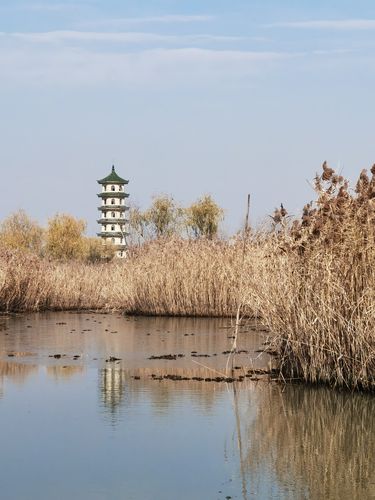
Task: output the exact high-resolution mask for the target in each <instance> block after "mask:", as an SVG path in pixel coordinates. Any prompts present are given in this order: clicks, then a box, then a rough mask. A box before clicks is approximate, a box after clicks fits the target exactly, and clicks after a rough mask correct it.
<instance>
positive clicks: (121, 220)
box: [96, 217, 129, 224]
mask: <svg viewBox="0 0 375 500" xmlns="http://www.w3.org/2000/svg"><path fill="white" fill-rule="evenodd" d="M96 222H97V223H98V224H128V223H129V220H128V219H124V218H123V217H116V218H113V217H111V218H109V217H107V218H106V219H103V218H102V219H97V221H96Z"/></svg>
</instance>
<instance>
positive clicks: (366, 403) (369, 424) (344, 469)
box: [242, 385, 375, 500]
mask: <svg viewBox="0 0 375 500" xmlns="http://www.w3.org/2000/svg"><path fill="white" fill-rule="evenodd" d="M260 394H261V398H260V399H259V400H258V402H257V406H256V409H257V414H256V418H255V419H253V420H252V421H251V424H250V425H248V423H246V422H244V421H242V425H244V426H245V428H246V426H247V436H248V439H247V443H246V444H247V453H246V457H245V463H246V467H247V471H248V474H249V478H250V479H251V481H252V482H253V483H256V480H257V477H258V476H257V471H259V469H260V467H261V466H262V464H264V463H267V464H268V467H270V468H271V469H272V470H274V471H275V473H276V476H277V480H278V481H279V483H280V485H281V486H282V488H283V490H284V491H285V493H286V494H287V493H288V491H290V490H293V491H294V492H295V494H296V495H297V498H309V499H311V500H315V499H316V500H321V499H323V498H324V499H338V498H340V499H348V500H349V499H354V500H356V499H358V500H360V499H367V498H374V496H373V495H374V481H375V477H374V470H375V463H374V457H375V420H374V414H375V401H374V399H373V398H372V397H370V396H367V395H364V394H348V393H340V392H336V391H332V390H329V389H326V388H319V389H317V388H311V387H310V388H309V387H301V386H297V387H295V386H288V387H286V388H283V389H281V388H280V387H278V386H274V385H272V386H265V387H264V388H263V390H262V391H261V393H260Z"/></svg>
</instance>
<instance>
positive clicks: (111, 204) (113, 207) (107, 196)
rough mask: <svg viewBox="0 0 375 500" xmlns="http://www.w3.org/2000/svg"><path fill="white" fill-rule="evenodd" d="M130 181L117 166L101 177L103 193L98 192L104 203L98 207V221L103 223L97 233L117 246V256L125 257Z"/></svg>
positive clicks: (105, 242)
mask: <svg viewBox="0 0 375 500" xmlns="http://www.w3.org/2000/svg"><path fill="white" fill-rule="evenodd" d="M128 183H129V181H127V180H125V179H122V178H121V177H120V176H119V175H117V173H116V170H115V167H114V166H112V171H111V173H110V174H109V175H107V177H104V179H100V180H99V181H98V184H100V185H101V186H102V191H101V193H99V194H98V196H99V198H101V200H102V204H101V206H100V207H98V210H100V212H101V217H100V219H99V220H98V221H97V222H98V223H99V224H101V232H100V233H97V234H98V236H100V237H101V238H102V240H103V243H104V244H105V245H106V244H111V245H114V246H115V249H116V256H117V257H120V258H123V257H125V255H126V237H127V236H128V234H129V233H128V232H127V225H128V220H127V218H126V211H127V210H129V207H128V206H127V205H125V198H128V197H129V194H128V193H125V185H126V184H128Z"/></svg>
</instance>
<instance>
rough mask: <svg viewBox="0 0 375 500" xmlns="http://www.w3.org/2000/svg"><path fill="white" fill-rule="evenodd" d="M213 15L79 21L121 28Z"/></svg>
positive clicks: (204, 18) (198, 19)
mask: <svg viewBox="0 0 375 500" xmlns="http://www.w3.org/2000/svg"><path fill="white" fill-rule="evenodd" d="M213 19H214V17H213V16H208V15H182V14H168V15H164V16H148V17H116V18H110V19H94V20H92V21H86V22H84V23H80V24H79V26H81V27H87V28H88V27H91V28H93V27H108V28H121V27H126V26H131V25H140V24H179V23H201V22H207V21H212V20H213Z"/></svg>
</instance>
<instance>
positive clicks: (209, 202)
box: [0, 195, 224, 262]
mask: <svg viewBox="0 0 375 500" xmlns="http://www.w3.org/2000/svg"><path fill="white" fill-rule="evenodd" d="M223 215H224V212H223V209H222V208H220V207H219V206H218V205H217V203H216V202H215V201H214V200H213V199H212V197H211V196H209V195H205V196H203V197H201V198H200V199H199V200H197V201H196V202H195V203H193V204H192V205H190V206H189V207H186V208H183V207H181V206H180V205H179V204H178V203H177V202H176V201H175V200H174V199H173V197H171V196H167V195H161V196H157V197H155V198H154V199H153V200H152V203H151V205H150V207H149V208H148V209H146V210H144V211H142V210H141V209H140V208H139V207H135V206H134V207H131V208H130V211H129V224H128V226H129V235H128V237H127V243H128V245H129V246H130V247H131V246H135V245H137V246H139V245H142V244H143V243H144V242H147V241H150V240H153V239H161V238H168V237H173V236H178V237H183V238H195V239H198V238H206V239H213V238H215V237H217V235H218V231H219V224H220V222H221V221H222V219H223ZM86 228H87V224H86V222H85V221H84V220H82V219H78V218H76V217H73V216H72V215H68V214H56V215H55V216H53V217H52V218H50V219H49V220H48V224H47V227H46V228H42V227H41V226H40V225H39V224H38V223H37V222H36V221H34V220H32V219H31V218H30V217H29V216H28V215H27V214H26V212H25V211H24V210H19V211H17V212H15V213H13V214H11V215H10V216H8V217H7V218H6V219H4V220H3V221H2V223H1V224H0V247H3V248H10V249H16V250H23V251H30V252H33V253H35V254H37V255H39V256H43V257H47V258H51V259H56V260H85V261H88V262H96V261H101V260H103V259H104V260H110V259H111V258H112V257H113V256H114V248H113V246H112V245H111V244H108V245H104V244H103V241H102V240H101V239H100V238H97V237H89V236H86V235H85V231H86Z"/></svg>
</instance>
